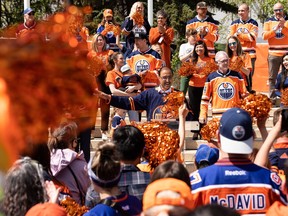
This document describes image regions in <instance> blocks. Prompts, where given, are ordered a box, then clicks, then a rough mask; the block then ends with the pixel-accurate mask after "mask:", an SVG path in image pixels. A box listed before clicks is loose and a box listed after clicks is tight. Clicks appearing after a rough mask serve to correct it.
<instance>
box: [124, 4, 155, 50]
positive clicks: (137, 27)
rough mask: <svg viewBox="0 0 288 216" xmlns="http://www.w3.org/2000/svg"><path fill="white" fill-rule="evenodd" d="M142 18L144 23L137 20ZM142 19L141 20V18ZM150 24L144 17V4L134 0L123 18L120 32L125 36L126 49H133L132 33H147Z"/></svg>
mask: <svg viewBox="0 0 288 216" xmlns="http://www.w3.org/2000/svg"><path fill="white" fill-rule="evenodd" d="M135 15H136V16H135ZM138 18H139V19H140V20H141V19H144V23H141V22H139V19H138ZM142 21H143V20H142ZM150 29H151V26H150V24H149V22H148V20H147V19H146V18H145V17H144V5H143V3H142V2H135V3H134V4H133V5H132V7H131V10H130V14H129V16H128V17H126V18H125V20H124V23H123V24H122V33H123V34H124V35H125V36H126V37H125V41H126V46H127V48H128V49H131V50H133V49H134V34H135V33H136V32H137V33H140V32H141V33H145V34H146V35H147V36H148V35H149V32H150Z"/></svg>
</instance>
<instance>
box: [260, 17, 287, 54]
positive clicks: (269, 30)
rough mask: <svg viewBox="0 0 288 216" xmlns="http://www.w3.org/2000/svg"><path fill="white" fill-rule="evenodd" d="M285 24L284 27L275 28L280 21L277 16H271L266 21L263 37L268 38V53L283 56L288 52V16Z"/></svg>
mask: <svg viewBox="0 0 288 216" xmlns="http://www.w3.org/2000/svg"><path fill="white" fill-rule="evenodd" d="M285 20H286V22H285V24H284V28H283V29H278V30H277V31H276V32H275V31H274V29H275V28H276V26H277V25H278V23H279V21H278V20H277V19H276V18H275V17H271V18H269V19H267V20H266V21H265V22H264V28H263V34H262V37H263V39H264V40H268V44H269V50H268V53H269V54H270V55H273V56H283V55H284V54H285V53H287V52H288V18H287V17H285Z"/></svg>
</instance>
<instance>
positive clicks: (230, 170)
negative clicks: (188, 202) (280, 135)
mask: <svg viewBox="0 0 288 216" xmlns="http://www.w3.org/2000/svg"><path fill="white" fill-rule="evenodd" d="M190 180H191V185H192V186H191V188H192V194H193V196H194V202H195V207H197V206H201V205H205V204H219V205H222V206H225V207H228V208H232V209H235V210H237V211H238V212H239V213H240V214H258V215H259V214H261V215H262V214H263V215H265V212H266V211H267V210H268V209H269V207H270V206H271V205H272V204H273V203H274V202H275V201H280V202H281V203H283V204H286V203H287V198H286V196H285V195H284V194H283V193H282V192H281V190H280V185H281V182H282V181H281V179H280V177H279V176H278V175H277V174H276V173H273V172H271V171H270V170H268V169H265V168H262V167H260V166H258V165H256V164H254V163H253V162H251V161H250V160H248V159H239V158H233V159H232V158H230V159H229V158H224V159H221V160H219V161H218V162H216V163H215V164H214V165H211V166H208V167H205V168H203V169H200V170H197V171H195V172H193V173H192V174H191V176H190Z"/></svg>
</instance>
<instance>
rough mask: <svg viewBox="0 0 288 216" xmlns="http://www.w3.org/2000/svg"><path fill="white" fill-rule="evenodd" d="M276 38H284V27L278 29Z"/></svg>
mask: <svg viewBox="0 0 288 216" xmlns="http://www.w3.org/2000/svg"><path fill="white" fill-rule="evenodd" d="M275 38H276V39H282V38H284V34H283V33H282V28H280V29H278V30H276V35H275Z"/></svg>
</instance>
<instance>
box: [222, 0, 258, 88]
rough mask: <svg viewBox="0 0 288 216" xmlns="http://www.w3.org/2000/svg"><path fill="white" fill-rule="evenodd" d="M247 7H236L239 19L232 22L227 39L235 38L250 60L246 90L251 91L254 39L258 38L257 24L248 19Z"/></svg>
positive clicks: (254, 52)
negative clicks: (250, 68)
mask: <svg viewBox="0 0 288 216" xmlns="http://www.w3.org/2000/svg"><path fill="white" fill-rule="evenodd" d="M249 12H250V10H249V6H248V5H247V4H246V3H243V4H241V5H240V6H239V7H238V16H239V19H237V20H234V21H233V22H232V23H231V25H230V27H229V35H228V37H227V38H229V37H230V36H231V35H234V36H236V37H237V38H238V39H239V41H240V43H241V45H242V49H243V51H244V52H246V53H248V54H249V56H250V58H251V65H252V71H251V73H250V74H249V77H248V89H249V91H251V90H252V76H253V74H254V68H255V61H256V39H257V36H258V23H257V21H256V20H254V19H252V18H250V17H249Z"/></svg>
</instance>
